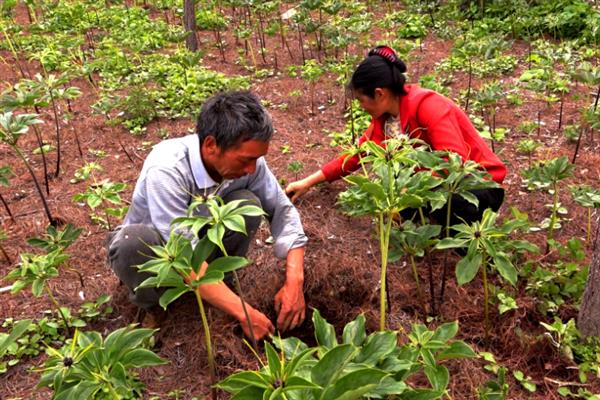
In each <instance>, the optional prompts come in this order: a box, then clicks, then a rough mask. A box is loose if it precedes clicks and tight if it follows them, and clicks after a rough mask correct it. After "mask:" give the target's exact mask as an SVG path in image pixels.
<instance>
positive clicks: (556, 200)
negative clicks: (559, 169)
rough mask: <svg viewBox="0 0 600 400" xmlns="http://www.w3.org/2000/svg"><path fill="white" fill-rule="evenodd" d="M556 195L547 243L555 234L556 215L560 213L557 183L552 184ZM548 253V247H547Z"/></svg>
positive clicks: (553, 197)
mask: <svg viewBox="0 0 600 400" xmlns="http://www.w3.org/2000/svg"><path fill="white" fill-rule="evenodd" d="M552 187H553V189H554V194H553V196H552V214H551V215H550V226H549V227H548V237H547V239H546V240H547V241H549V240H551V239H552V237H553V234H554V223H555V222H556V213H557V211H558V184H557V183H556V182H555V183H553V184H552ZM546 252H548V247H546Z"/></svg>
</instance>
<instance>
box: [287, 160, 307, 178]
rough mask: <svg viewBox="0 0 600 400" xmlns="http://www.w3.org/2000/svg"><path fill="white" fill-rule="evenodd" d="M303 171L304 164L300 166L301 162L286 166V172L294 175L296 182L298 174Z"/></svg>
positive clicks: (293, 162)
mask: <svg viewBox="0 0 600 400" xmlns="http://www.w3.org/2000/svg"><path fill="white" fill-rule="evenodd" d="M303 169H304V164H302V162H301V161H292V162H291V163H289V164H288V171H290V172H292V173H293V174H295V176H296V178H295V180H298V172H300V171H302V170H303Z"/></svg>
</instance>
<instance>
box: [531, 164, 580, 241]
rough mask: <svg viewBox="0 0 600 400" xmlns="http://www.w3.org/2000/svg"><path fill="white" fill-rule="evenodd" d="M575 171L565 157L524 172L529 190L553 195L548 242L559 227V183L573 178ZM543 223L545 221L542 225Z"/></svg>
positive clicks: (573, 166)
mask: <svg viewBox="0 0 600 400" xmlns="http://www.w3.org/2000/svg"><path fill="white" fill-rule="evenodd" d="M574 170H575V165H573V164H570V163H569V161H568V160H567V157H564V156H563V157H559V158H554V159H552V160H547V161H544V162H540V164H539V165H538V166H535V167H532V168H529V169H527V170H526V171H524V172H523V176H524V180H525V181H526V183H527V186H528V187H529V188H531V189H537V190H548V191H549V192H550V193H551V194H552V206H551V214H550V219H549V220H548V221H547V222H548V223H547V225H548V234H547V241H550V240H551V239H552V238H553V236H554V230H555V229H556V228H557V227H559V222H558V211H559V208H560V203H559V196H558V193H559V182H560V181H562V180H564V179H566V178H569V177H571V176H572V175H573V171H574ZM543 223H544V221H543V222H542V224H543ZM546 251H548V247H546Z"/></svg>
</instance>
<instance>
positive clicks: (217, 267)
mask: <svg viewBox="0 0 600 400" xmlns="http://www.w3.org/2000/svg"><path fill="white" fill-rule="evenodd" d="M248 264H249V261H248V259H247V258H245V257H236V256H228V257H219V258H217V259H216V260H214V261H212V262H211V263H210V264H209V265H208V269H207V271H221V272H223V273H226V272H231V271H235V270H238V269H240V268H243V267H245V266H246V265H248Z"/></svg>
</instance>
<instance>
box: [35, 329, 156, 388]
mask: <svg viewBox="0 0 600 400" xmlns="http://www.w3.org/2000/svg"><path fill="white" fill-rule="evenodd" d="M154 332H155V331H154V330H151V329H136V328H134V326H133V325H130V326H128V327H126V328H120V329H117V330H116V331H114V332H111V333H110V334H109V335H108V336H107V337H106V338H102V336H101V335H100V333H98V332H94V331H92V332H79V331H78V330H76V331H75V335H74V336H73V338H72V339H71V340H69V341H68V342H67V343H66V344H65V345H64V346H63V347H62V348H61V349H59V350H56V349H54V348H52V347H48V348H47V350H46V352H47V354H48V358H47V359H46V361H45V362H44V366H43V368H40V369H39V372H41V373H42V377H41V379H40V382H39V383H38V385H37V387H38V388H42V387H51V388H52V389H53V390H54V398H56V399H62V398H64V399H67V398H73V399H86V398H98V397H99V396H109V397H110V398H112V399H130V398H134V399H137V398H141V396H142V391H143V389H144V385H143V383H142V382H141V381H140V380H139V378H138V377H137V374H135V373H134V372H133V369H136V368H144V367H151V366H154V365H161V364H166V362H165V361H164V360H162V359H161V358H160V357H159V356H157V355H156V354H155V353H154V352H153V351H152V350H149V349H148V347H150V345H149V343H150V341H151V339H152V335H153V334H154Z"/></svg>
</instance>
